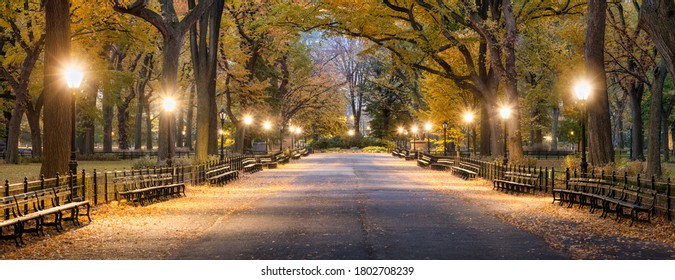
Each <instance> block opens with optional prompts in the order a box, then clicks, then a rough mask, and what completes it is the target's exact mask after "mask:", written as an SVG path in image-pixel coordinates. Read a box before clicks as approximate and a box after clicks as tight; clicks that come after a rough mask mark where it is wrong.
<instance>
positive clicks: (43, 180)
mask: <svg viewBox="0 0 675 280" xmlns="http://www.w3.org/2000/svg"><path fill="white" fill-rule="evenodd" d="M40 189H41V190H44V189H45V174H40Z"/></svg>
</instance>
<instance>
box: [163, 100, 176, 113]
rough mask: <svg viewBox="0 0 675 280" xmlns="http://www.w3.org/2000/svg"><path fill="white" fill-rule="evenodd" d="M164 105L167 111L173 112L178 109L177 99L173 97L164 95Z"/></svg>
mask: <svg viewBox="0 0 675 280" xmlns="http://www.w3.org/2000/svg"><path fill="white" fill-rule="evenodd" d="M162 107H163V108H164V111H166V112H173V110H174V109H176V100H175V99H173V98H171V97H164V100H162Z"/></svg>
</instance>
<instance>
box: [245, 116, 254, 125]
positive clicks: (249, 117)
mask: <svg viewBox="0 0 675 280" xmlns="http://www.w3.org/2000/svg"><path fill="white" fill-rule="evenodd" d="M252 123H253V117H251V116H244V124H245V125H249V124H252Z"/></svg>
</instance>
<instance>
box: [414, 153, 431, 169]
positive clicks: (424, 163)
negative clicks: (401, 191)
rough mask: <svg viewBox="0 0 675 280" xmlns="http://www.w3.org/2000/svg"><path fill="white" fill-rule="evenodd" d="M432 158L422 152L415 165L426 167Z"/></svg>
mask: <svg viewBox="0 0 675 280" xmlns="http://www.w3.org/2000/svg"><path fill="white" fill-rule="evenodd" d="M432 161H433V159H432V158H431V157H430V156H427V155H425V154H422V157H421V158H419V159H418V160H417V165H419V166H421V167H427V166H429V165H431V163H432Z"/></svg>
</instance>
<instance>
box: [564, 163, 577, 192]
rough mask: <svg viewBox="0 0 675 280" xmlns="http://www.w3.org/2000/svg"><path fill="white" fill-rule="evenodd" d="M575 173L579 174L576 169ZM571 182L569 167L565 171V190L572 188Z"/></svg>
mask: <svg viewBox="0 0 675 280" xmlns="http://www.w3.org/2000/svg"><path fill="white" fill-rule="evenodd" d="M574 173H575V174H576V173H577V170H576V169H574ZM569 182H570V168H569V167H568V168H567V169H565V189H569V188H570V185H569Z"/></svg>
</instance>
